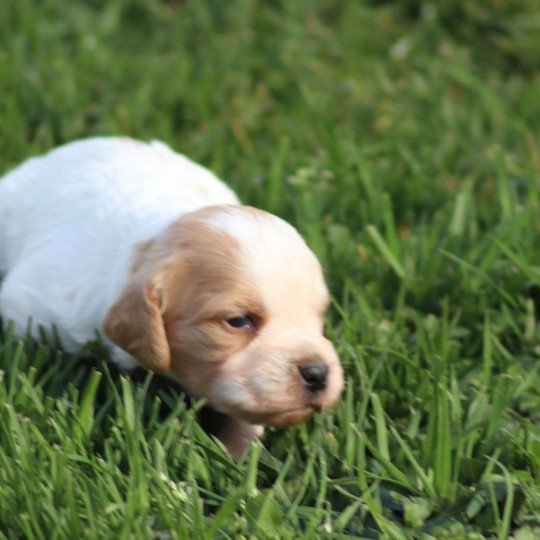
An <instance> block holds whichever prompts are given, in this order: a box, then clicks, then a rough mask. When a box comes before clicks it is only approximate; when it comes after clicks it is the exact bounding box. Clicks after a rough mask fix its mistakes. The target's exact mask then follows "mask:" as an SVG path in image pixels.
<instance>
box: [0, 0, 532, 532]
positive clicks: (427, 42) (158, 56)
mask: <svg viewBox="0 0 540 540" xmlns="http://www.w3.org/2000/svg"><path fill="white" fill-rule="evenodd" d="M0 97H1V99H0V168H1V170H2V171H5V170H7V169H8V168H9V167H11V166H13V165H15V164H16V163H18V162H19V161H20V160H22V159H24V158H26V157H28V156H30V155H33V154H36V153H38V152H42V151H45V150H47V149H49V148H51V147H52V146H55V145H57V144H61V143H63V142H66V141H69V140H72V139H76V138H80V137H86V136H91V135H97V134H99V135H107V134H109V135H113V134H121V135H129V136H133V137H137V138H142V139H152V138H159V139H163V140H164V141H166V142H168V143H169V144H171V145H172V146H173V147H174V148H176V149H177V150H179V151H182V152H184V153H186V154H187V155H189V156H190V157H192V158H193V159H195V160H198V161H200V162H201V163H203V164H204V165H206V166H208V167H210V168H212V169H213V170H214V171H215V172H216V173H218V174H219V175H220V176H221V177H222V178H224V179H225V180H226V181H227V182H229V183H230V184H231V185H232V186H233V187H234V188H235V189H236V190H237V191H238V193H239V194H240V196H241V198H242V199H243V200H244V201H245V202H246V203H249V204H252V205H255V206H260V207H262V208H264V209H266V210H269V211H272V212H275V213H277V214H278V215H280V216H282V217H284V218H286V219H288V220H289V221H291V222H292V223H293V224H294V225H295V226H297V227H298V228H299V229H300V231H301V232H302V233H303V234H304V236H305V237H306V239H307V240H308V243H309V244H310V245H311V246H312V247H313V249H314V250H315V251H316V252H317V254H318V255H319V256H320V258H321V261H322V262H323V265H324V267H325V271H326V274H327V277H328V280H329V284H330V287H331V290H332V292H333V295H334V298H335V305H334V307H333V310H332V313H331V314H330V318H329V325H328V334H329V336H330V337H332V338H333V339H334V341H335V342H336V343H337V346H338V348H339V351H340V355H341V358H342V360H343V364H344V367H345V370H346V373H347V379H348V385H347V389H346V392H345V395H344V399H343V400H342V402H341V403H340V404H339V406H338V407H337V409H336V410H335V412H333V413H330V414H328V415H325V416H324V417H323V418H317V419H315V420H313V421H312V422H310V423H309V424H307V425H305V426H300V427H298V428H295V429H291V430H287V431H285V432H275V433H270V434H269V435H268V436H267V438H266V439H265V449H263V448H261V447H258V446H255V447H254V448H253V449H252V452H251V453H250V454H249V456H247V457H246V459H245V460H244V461H242V462H241V463H240V464H238V465H236V464H232V462H230V461H229V460H228V458H227V457H226V456H225V455H224V454H222V453H221V451H220V449H219V448H218V447H217V446H216V445H215V444H214V443H213V442H212V440H210V439H209V438H208V437H206V436H205V434H204V433H203V432H202V431H201V430H200V428H199V427H198V424H197V422H196V421H195V417H194V414H195V413H194V412H193V411H189V410H185V408H182V407H181V406H180V405H176V397H175V393H174V390H171V391H167V392H160V391H158V390H155V389H153V386H152V385H153V384H154V383H153V382H152V384H150V383H148V384H150V386H148V388H147V386H145V385H144V384H142V386H141V384H140V383H137V382H136V381H133V380H127V379H124V378H122V377H121V376H119V375H117V374H116V375H112V376H110V377H109V376H105V377H103V378H102V377H100V376H99V375H93V374H92V373H93V371H92V370H91V367H88V366H87V364H85V363H82V364H81V362H80V361H77V359H71V360H69V359H66V358H65V357H63V356H62V355H60V356H58V355H56V354H55V353H49V352H48V350H47V349H43V348H37V346H36V345H35V344H32V343H26V344H25V347H23V346H22V345H21V344H18V342H17V341H16V340H15V339H13V337H12V336H10V335H9V333H4V335H3V339H2V341H1V343H0V367H1V368H2V369H3V370H4V372H5V376H4V378H3V380H2V381H1V382H0V397H1V402H2V403H3V408H1V409H0V410H1V411H2V412H1V413H0V459H1V462H2V467H1V469H2V471H3V472H1V473H0V474H1V475H2V477H1V482H0V495H1V496H0V524H3V528H2V527H0V529H2V530H3V534H5V536H6V537H8V538H20V537H27V538H30V537H35V538H52V537H55V536H54V535H56V537H59V538H60V537H74V536H73V535H77V537H79V536H80V537H99V538H103V537H115V538H123V537H137V538H139V537H140V538H153V537H157V536H158V535H159V534H164V535H165V537H167V535H170V536H171V537H174V538H176V537H178V538H189V537H212V536H217V537H223V538H227V537H234V538H237V537H239V535H244V537H249V535H254V536H255V537H271V538H288V537H300V536H302V535H303V536H304V537H306V538H313V537H336V538H343V537H346V536H347V535H348V536H353V537H369V538H386V537H396V538H417V537H418V538H430V537H431V538H483V537H489V538H491V537H494V538H497V537H498V538H507V537H509V536H511V535H513V537H514V538H520V539H524V538H537V537H538V536H539V535H540V531H539V527H540V518H539V512H540V490H539V487H538V485H539V484H538V473H539V468H540V439H539V437H540V428H539V420H540V416H539V411H540V397H539V390H538V388H539V386H540V375H539V355H540V349H539V341H538V337H539V333H538V322H537V318H538V315H539V313H540V284H539V281H540V270H539V268H540V222H539V218H538V216H539V183H538V182H539V178H538V177H539V171H540V150H539V136H540V131H539V128H540V7H539V5H538V2H536V1H535V0H481V1H478V2H466V1H464V0H449V1H445V2H435V1H433V2H418V1H413V0H403V1H397V0H396V1H386V2H385V1H381V2H377V1H374V0H373V1H367V0H359V1H354V2H353V1H338V0H319V1H308V0H295V1H294V2H284V1H273V2H264V3H263V2H255V1H254V0H230V1H228V2H219V1H216V0H204V1H197V2H195V1H189V0H186V1H162V0H109V1H101V0H95V1H92V2H84V3H82V2H67V1H64V0H43V1H38V0H19V1H17V2H14V1H10V0H8V1H5V2H3V3H1V4H0ZM51 210H52V211H53V209H51ZM104 356H105V353H104V352H103V351H100V350H99V349H97V350H96V351H95V352H94V355H93V358H94V361H93V365H94V366H95V367H97V369H98V370H99V373H101V372H103V371H104V370H105V373H106V374H107V373H108V372H107V371H106V368H105V367H103V366H102V365H101V358H102V357H104ZM32 366H34V368H32ZM68 381H71V385H70V384H69V383H68ZM64 388H66V390H64ZM98 388H99V391H98ZM171 392H172V394H171ZM85 396H86V397H85ZM156 397H159V399H161V400H162V401H164V403H165V405H161V406H160V407H161V409H163V407H165V412H163V410H161V412H160V413H159V414H158V413H157V412H156V411H157V409H155V407H158V405H155V403H156V402H155V399H156ZM178 407H180V408H178ZM158 408H159V407H158ZM152 411H154V412H152ZM160 415H161V417H163V415H165V419H164V420H163V422H162V423H160V422H158V421H157V418H158V417H160ZM28 420H29V421H30V422H28ZM81 426H82V427H81ZM126 441H128V444H127V445H126ZM191 441H195V442H196V443H197V444H192V442H191ZM62 478H63V480H62ZM130 535H131V536H130Z"/></svg>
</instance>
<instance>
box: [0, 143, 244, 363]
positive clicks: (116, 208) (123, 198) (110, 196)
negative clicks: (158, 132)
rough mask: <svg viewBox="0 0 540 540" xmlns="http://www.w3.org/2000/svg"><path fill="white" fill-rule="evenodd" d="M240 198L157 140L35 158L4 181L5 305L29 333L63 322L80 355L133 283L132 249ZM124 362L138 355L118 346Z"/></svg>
mask: <svg viewBox="0 0 540 540" xmlns="http://www.w3.org/2000/svg"><path fill="white" fill-rule="evenodd" d="M215 204H238V199H237V198H236V196H235V195H234V193H233V192H232V191H230V190H229V189H228V188H227V187H226V186H225V185H224V184H223V183H222V182H220V181H219V180H218V179H217V178H216V177H215V176H214V175H213V174H212V173H210V172H209V171H208V170H206V169H204V168H203V167H201V166H199V165H196V164H195V163H193V162H192V161H190V160H188V159H187V158H185V157H184V156H180V155H178V154H176V153H174V152H172V151H171V150H170V149H169V148H168V147H167V146H165V145H164V144H162V143H159V142H152V143H150V144H144V143H140V142H138V141H133V140H130V139H122V138H100V139H98V138H96V139H91V140H83V141H77V142H74V143H71V144H68V145H65V146H62V147H60V148H57V149H55V150H53V151H51V152H50V153H48V154H46V155H45V156H42V157H37V158H33V159H30V160H28V161H26V162H25V163H23V164H22V165H21V166H19V167H18V168H16V169H15V170H13V171H12V172H10V173H9V174H7V175H6V176H5V177H4V178H2V180H1V181H0V274H5V273H7V272H8V271H9V274H8V275H7V277H6V279H5V280H4V283H3V284H2V289H1V296H0V310H1V313H2V315H3V317H4V318H5V319H6V322H7V321H8V320H13V321H14V323H15V330H16V332H17V333H19V334H22V333H24V332H25V330H26V328H27V326H28V317H29V316H31V317H32V320H33V330H34V331H37V329H38V326H39V325H43V326H44V327H45V328H50V327H51V325H52V324H54V325H56V328H57V330H58V332H59V335H60V338H61V340H62V343H63V346H64V347H65V348H66V349H67V350H68V351H71V352H75V351H76V350H77V349H78V348H80V346H81V345H82V344H84V343H85V342H86V341H88V340H91V339H95V338H96V330H100V331H101V329H102V328H103V322H104V320H105V317H106V315H107V312H108V310H109V309H110V307H111V306H112V304H113V303H114V302H115V301H116V299H117V298H118V296H119V295H120V292H121V291H122V289H123V288H124V286H125V281H126V279H127V275H128V272H129V269H130V266H131V264H132V262H133V256H134V253H133V250H134V246H136V245H137V244H139V243H140V242H143V241H146V240H148V239H150V238H152V237H154V236H155V235H157V234H158V233H159V232H161V231H163V230H164V229H165V228H166V227H167V226H168V225H170V224H171V223H172V222H173V221H175V220H177V219H178V218H179V217H180V216H181V215H183V214H185V213H186V212H190V211H192V210H197V209H198V208H201V207H204V206H209V205H215ZM113 350H114V351H115V358H116V359H117V360H118V361H119V362H120V363H121V364H122V366H123V367H127V368H132V367H135V366H136V362H135V360H134V359H133V358H132V357H131V356H128V355H126V354H123V351H121V349H119V348H118V347H116V346H113Z"/></svg>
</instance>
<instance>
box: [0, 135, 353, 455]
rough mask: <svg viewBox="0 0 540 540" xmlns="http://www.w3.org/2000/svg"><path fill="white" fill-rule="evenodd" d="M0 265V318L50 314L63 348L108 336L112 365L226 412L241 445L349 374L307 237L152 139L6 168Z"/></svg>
mask: <svg viewBox="0 0 540 540" xmlns="http://www.w3.org/2000/svg"><path fill="white" fill-rule="evenodd" d="M0 276H2V277H3V279H2V282H1V286H0V315H1V317H2V319H3V322H4V324H7V323H9V321H12V322H13V325H14V329H15V332H16V333H18V334H20V335H22V334H24V333H25V332H26V331H27V326H28V320H29V317H31V319H32V321H33V327H32V330H33V331H34V332H36V335H37V331H38V327H39V326H42V327H44V328H45V329H50V328H52V327H53V326H54V327H55V328H56V330H57V332H58V335H59V337H60V339H61V342H62V344H63V347H64V348H65V349H66V350H67V351H70V352H71V351H73V352H74V351H76V350H77V349H78V348H80V347H81V345H83V344H84V343H85V342H86V341H88V340H91V339H95V336H96V332H97V333H98V334H101V336H102V338H103V341H104V342H105V343H106V344H107V345H108V346H109V347H110V350H111V356H112V359H113V360H114V361H115V362H116V363H118V364H119V365H120V366H123V367H125V368H133V367H135V366H142V367H143V368H146V369H148V370H151V371H153V372H156V373H164V374H167V375H169V376H172V377H174V378H176V379H177V380H178V381H179V382H180V383H181V385H182V386H183V387H184V388H185V389H186V391H187V392H189V393H190V394H192V395H194V396H201V397H205V398H206V399H207V400H208V401H209V403H210V405H211V406H212V407H214V408H215V409H216V410H218V411H220V412H221V413H224V414H225V415H226V416H227V421H226V422H225V424H224V426H223V427H222V429H221V432H220V433H219V435H218V436H219V437H220V439H221V440H222V441H223V443H224V444H225V446H226V447H227V448H228V449H229V450H230V452H231V453H232V454H233V455H235V456H239V455H240V454H241V453H242V451H243V450H244V448H245V447H246V445H247V444H248V443H249V441H250V440H251V439H252V438H254V437H255V436H258V435H260V434H261V433H262V426H264V425H269V426H289V425H293V424H296V423H298V422H301V421H303V420H305V419H306V418H308V417H309V416H310V415H311V414H312V413H313V412H314V411H321V410H324V409H326V408H328V407H330V406H331V405H333V404H334V403H335V401H336V400H337V398H338V396H339V394H340V392H341V389H342V386H343V377H342V370H341V367H340V364H339V360H338V357H337V355H336V352H335V350H334V347H333V346H332V344H331V343H330V342H329V341H328V340H327V339H325V337H324V336H323V316H324V313H325V311H326V309H327V307H328V301H329V298H328V292H327V289H326V286H325V283H324V280H323V275H322V272H321V267H320V265H319V263H318V261H317V259H316V257H315V256H314V254H313V253H312V252H311V251H310V250H309V248H308V247H307V245H306V244H305V242H304V241H303V240H302V238H301V237H300V235H299V234H298V233H297V231H296V230H295V229H294V228H293V227H292V226H291V225H289V224H287V223H286V222H285V221H283V220H281V219H279V218H278V217H276V216H274V215H272V214H269V213H267V212H263V211H261V210H256V209H254V208H250V207H247V206H241V205H240V203H239V201H238V199H237V197H236V195H235V194H234V193H233V192H232V191H231V190H230V189H229V188H228V187H226V186H225V185H224V184H223V183H222V182H221V181H220V180H218V179H217V178H216V177H215V176H214V175H213V174H212V173H211V172H209V171H208V170H206V169H204V168H203V167H201V166H200V165H197V164H195V163H193V162H192V161H190V160H189V159H187V158H186V157H184V156H182V155H179V154H176V153H175V152H173V151H172V150H171V149H170V148H168V147H167V146H166V145H164V144H163V143H160V142H156V141H154V142H151V143H148V144H147V143H142V142H138V141H134V140H131V139H125V138H93V139H88V140H83V141H77V142H74V143H71V144H67V145H65V146H62V147H60V148H57V149H55V150H53V151H51V152H50V153H48V154H46V155H44V156H42V157H37V158H32V159H29V160H28V161H26V162H25V163H23V164H22V165H20V166H19V167H18V168H16V169H14V170H13V171H11V172H9V173H8V174H6V175H5V176H4V177H3V178H2V179H0Z"/></svg>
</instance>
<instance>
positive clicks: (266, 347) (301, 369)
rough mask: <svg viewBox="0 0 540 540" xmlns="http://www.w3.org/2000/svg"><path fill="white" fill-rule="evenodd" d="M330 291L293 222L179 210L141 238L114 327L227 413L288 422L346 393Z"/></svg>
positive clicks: (109, 324)
mask: <svg viewBox="0 0 540 540" xmlns="http://www.w3.org/2000/svg"><path fill="white" fill-rule="evenodd" d="M327 306H328V292H327V289H326V286H325V284H324V280H323V276H322V272H321V268H320V265H319V263H318V261H317V259H316V257H315V256H314V255H313V253H312V252H311V251H310V250H309V248H308V247H307V246H306V244H305V242H304V241H303V240H302V238H301V237H300V236H299V234H298V233H297V232H296V230H295V229H294V228H293V227H292V226H290V225H289V224H287V223H286V222H284V221H283V220H281V219H279V218H277V217H276V216H273V215H272V214H268V213H266V212H263V211H261V210H255V209H253V208H248V207H245V206H214V207H208V208H204V209H202V210H197V211H195V212H192V213H190V214H187V215H185V216H183V217H182V218H181V219H179V220H178V221H177V222H175V223H174V224H173V225H171V226H170V227H169V228H168V229H167V230H166V231H165V232H164V233H162V234H161V235H159V236H158V237H157V238H155V239H153V240H151V241H149V242H147V243H145V244H144V245H142V246H141V247H140V248H139V251H138V253H137V257H136V261H135V263H134V266H133V269H132V272H131V275H130V279H129V282H128V284H127V286H126V288H125V289H124V291H123V293H122V295H121V297H120V298H119V299H118V301H117V302H116V304H115V305H114V306H113V307H112V308H111V310H110V312H109V314H108V316H107V319H106V322H105V333H106V334H107V336H108V337H109V338H110V339H111V340H112V341H113V342H115V343H116V344H117V345H119V346H120V347H122V348H123V349H124V350H126V351H127V352H129V353H130V354H132V355H133V356H134V357H135V358H136V359H137V360H138V362H139V363H140V364H141V365H142V366H143V367H146V368H147V369H150V370H152V371H156V372H167V371H170V372H172V373H173V374H174V375H175V376H176V377H177V378H178V379H179V380H180V381H181V383H182V384H183V386H184V387H185V388H186V389H187V390H188V391H189V392H190V393H192V394H194V395H197V396H202V397H206V398H207V399H208V400H209V402H210V404H211V405H212V406H213V407H214V408H215V409H217V410H218V411H220V412H223V413H225V414H228V415H230V416H234V417H238V418H241V419H243V420H246V421H248V422H251V423H255V424H265V425H273V426H287V425H292V424H296V423H298V422H300V421H302V420H304V419H306V418H307V417H309V416H310V415H311V414H312V413H313V412H314V411H320V410H322V409H325V408H327V407H329V406H331V405H332V404H333V403H334V402H335V401H336V400H337V398H338V396H339V394H340V392H341V389H342V386H343V376H342V371H341V367H340V364H339V360H338V357H337V355H336V352H335V350H334V347H333V346H332V344H331V343H330V342H329V341H328V340H327V339H326V338H325V337H324V336H323V316H324V313H325V311H326V308H327Z"/></svg>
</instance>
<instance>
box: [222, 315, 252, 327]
mask: <svg viewBox="0 0 540 540" xmlns="http://www.w3.org/2000/svg"><path fill="white" fill-rule="evenodd" d="M227 324H228V325H229V326H232V327H233V328H246V329H248V330H249V329H251V328H255V322H254V321H253V319H252V318H251V317H248V316H247V315H246V316H244V317H233V318H232V319H227Z"/></svg>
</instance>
